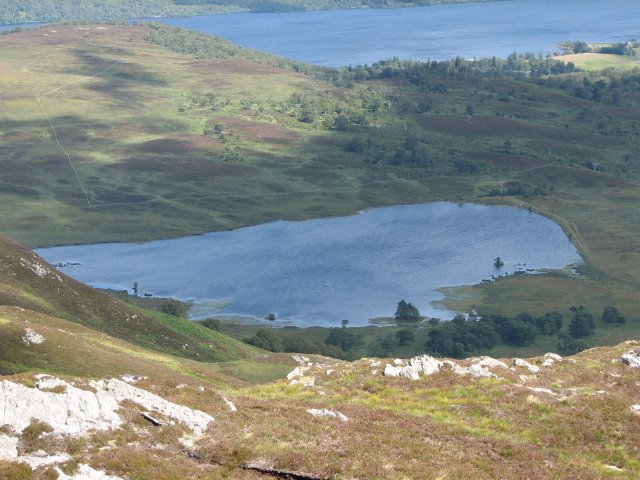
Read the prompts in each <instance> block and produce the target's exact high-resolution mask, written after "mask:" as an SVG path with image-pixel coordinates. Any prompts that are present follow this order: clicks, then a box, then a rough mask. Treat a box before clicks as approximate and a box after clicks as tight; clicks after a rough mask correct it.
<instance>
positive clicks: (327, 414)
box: [307, 408, 349, 422]
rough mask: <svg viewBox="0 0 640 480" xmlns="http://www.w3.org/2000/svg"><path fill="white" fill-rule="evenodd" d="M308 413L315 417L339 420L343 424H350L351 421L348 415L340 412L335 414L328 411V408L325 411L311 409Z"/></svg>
mask: <svg viewBox="0 0 640 480" xmlns="http://www.w3.org/2000/svg"><path fill="white" fill-rule="evenodd" d="M307 412H308V413H310V414H311V415H313V416H314V417H329V418H337V419H338V420H340V421H341V422H348V421H349V419H348V418H347V416H346V415H344V414H342V413H340V412H334V411H332V410H327V409H326V408H323V409H317V408H310V409H308V410H307Z"/></svg>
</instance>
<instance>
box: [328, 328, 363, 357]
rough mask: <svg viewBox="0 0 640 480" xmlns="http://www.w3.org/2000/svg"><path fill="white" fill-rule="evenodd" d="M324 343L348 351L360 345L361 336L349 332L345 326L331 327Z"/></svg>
mask: <svg viewBox="0 0 640 480" xmlns="http://www.w3.org/2000/svg"><path fill="white" fill-rule="evenodd" d="M324 343H326V344H327V345H335V346H336V347H340V348H341V349H342V350H344V351H345V352H348V351H349V350H351V349H352V348H354V347H359V346H360V345H362V337H361V336H360V335H356V334H354V333H351V332H350V331H349V330H347V329H346V328H333V329H331V332H330V333H329V336H328V337H327V338H326V339H325V341H324Z"/></svg>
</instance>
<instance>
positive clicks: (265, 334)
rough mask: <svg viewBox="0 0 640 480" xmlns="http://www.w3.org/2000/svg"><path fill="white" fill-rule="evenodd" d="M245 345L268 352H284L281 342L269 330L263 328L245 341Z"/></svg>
mask: <svg viewBox="0 0 640 480" xmlns="http://www.w3.org/2000/svg"><path fill="white" fill-rule="evenodd" d="M247 343H249V344H251V345H253V346H255V347H258V348H262V349H263V350H268V351H270V352H282V351H283V350H284V344H283V343H282V340H280V337H278V336H277V335H276V334H275V333H273V331H271V329H265V328H263V329H261V330H258V331H257V332H256V334H255V335H254V336H253V337H251V338H250V339H249V340H247Z"/></svg>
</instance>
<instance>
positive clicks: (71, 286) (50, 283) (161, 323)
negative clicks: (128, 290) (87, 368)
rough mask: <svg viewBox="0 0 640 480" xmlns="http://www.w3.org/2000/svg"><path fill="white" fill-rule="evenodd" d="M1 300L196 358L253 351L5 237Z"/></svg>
mask: <svg viewBox="0 0 640 480" xmlns="http://www.w3.org/2000/svg"><path fill="white" fill-rule="evenodd" d="M0 305H6V306H9V307H20V308H23V309H27V310H30V311H32V312H34V313H35V312H38V313H42V314H44V315H48V316H51V317H57V318H60V319H65V320H68V321H71V322H75V323H79V324H81V325H85V326H87V327H90V328H92V329H94V330H98V331H102V332H105V333H107V334H109V335H111V336H114V337H117V338H120V339H123V340H126V341H128V342H131V343H133V344H137V345H140V346H144V347H146V348H149V349H152V350H155V351H158V352H162V353H169V354H173V355H177V356H181V357H186V358H191V359H194V360H199V361H207V362H215V361H222V360H224V361H231V360H239V359H243V358H247V357H251V356H255V355H256V354H257V350H255V349H253V348H252V347H250V346H248V345H246V344H244V343H242V342H239V341H236V340H233V339H231V338H229V337H226V336H225V335H222V334H219V333H218V332H215V331H213V330H210V329H206V328H204V327H201V326H199V325H197V324H194V323H192V322H190V321H189V320H187V319H184V318H179V317H175V316H172V315H167V314H162V313H158V312H151V311H147V310H143V309H141V308H138V307H136V306H135V305H132V304H129V303H125V302H123V301H120V300H116V299H114V298H113V297H111V296H110V295H107V294H106V293H103V292H100V291H98V290H94V289H92V288H90V287H88V286H86V285H84V284H82V283H80V282H77V281H75V280H73V279H72V278H70V277H67V276H66V275H64V274H63V273H60V272H59V271H57V270H56V269H55V268H54V267H52V266H51V265H49V264H48V263H47V262H46V261H44V260H43V259H42V258H40V257H39V256H38V255H36V254H35V253H33V252H32V251H30V250H29V249H27V248H25V247H23V246H21V245H19V244H17V243H15V242H13V241H11V240H8V239H6V238H0Z"/></svg>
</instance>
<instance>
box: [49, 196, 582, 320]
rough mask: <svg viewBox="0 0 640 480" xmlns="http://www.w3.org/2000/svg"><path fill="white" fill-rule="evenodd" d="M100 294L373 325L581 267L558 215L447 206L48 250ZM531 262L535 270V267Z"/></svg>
mask: <svg viewBox="0 0 640 480" xmlns="http://www.w3.org/2000/svg"><path fill="white" fill-rule="evenodd" d="M37 252H38V253H39V254H40V255H42V256H43V257H44V258H45V259H47V260H48V261H49V262H51V263H67V262H79V263H81V265H77V266H69V267H65V268H62V271H63V272H65V273H67V274H68V275H71V276H72V277H74V278H76V279H78V280H80V281H82V282H85V283H88V284H90V285H93V286H96V287H103V288H114V289H128V290H129V291H131V287H132V285H133V282H136V281H137V282H138V284H139V288H140V294H142V292H150V293H153V294H154V295H157V296H165V297H169V296H172V297H175V298H179V299H182V300H194V301H195V306H194V307H193V308H192V310H191V315H192V317H193V318H199V317H205V316H208V315H219V314H229V315H231V314H238V315H244V316H251V317H257V318H263V317H264V316H265V315H266V314H268V313H272V312H273V313H275V314H276V315H277V317H278V320H277V322H276V325H286V324H290V325H292V324H294V325H300V326H310V325H328V326H338V325H339V324H340V320H342V319H348V320H349V324H350V325H354V326H355V325H364V324H367V323H368V320H369V319H370V318H374V317H379V316H393V314H394V312H395V307H396V305H397V303H398V301H399V300H400V299H403V298H404V299H405V300H407V301H409V302H412V303H413V304H414V305H416V306H417V307H418V308H419V309H420V311H421V313H422V314H426V315H429V316H438V317H441V318H447V317H450V316H451V312H442V311H438V310H436V309H435V308H434V307H433V306H432V305H431V302H432V301H433V300H437V299H439V298H440V297H441V295H440V294H439V293H438V292H437V291H436V289H437V288H439V287H443V286H449V285H465V284H475V283H479V282H480V281H482V280H483V279H487V278H489V277H490V276H491V275H492V274H498V273H499V272H498V271H496V269H495V268H494V266H493V261H494V259H495V257H497V256H500V257H501V258H502V260H503V261H504V264H505V265H504V267H503V269H501V271H500V272H510V273H513V272H514V271H515V270H516V269H518V268H527V269H540V268H562V267H564V266H566V265H568V264H573V263H579V262H581V259H580V256H579V255H578V253H577V251H576V249H575V247H574V246H573V245H572V244H571V242H570V241H569V239H568V238H567V237H566V236H565V235H564V233H563V232H562V230H561V229H560V227H558V225H557V224H555V223H554V222H552V221H551V220H549V219H547V218H545V217H542V216H540V215H536V214H531V213H529V212H528V211H526V210H522V209H516V208H509V207H487V206H480V205H456V204H451V203H445V202H438V203H430V204H424V205H408V206H397V207H386V208H376V209H372V210H368V211H366V212H363V213H360V214H358V215H353V216H349V217H338V218H327V219H320V220H308V221H304V222H284V221H279V222H274V223H268V224H264V225H258V226H255V227H247V228H241V229H238V230H233V231H228V232H216V233H209V234H206V235H201V236H191V237H185V238H180V239H173V240H160V241H154V242H149V243H144V244H117V243H110V244H98V245H85V246H67V247H55V248H45V249H40V250H38V251H37ZM525 264H526V267H525Z"/></svg>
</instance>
